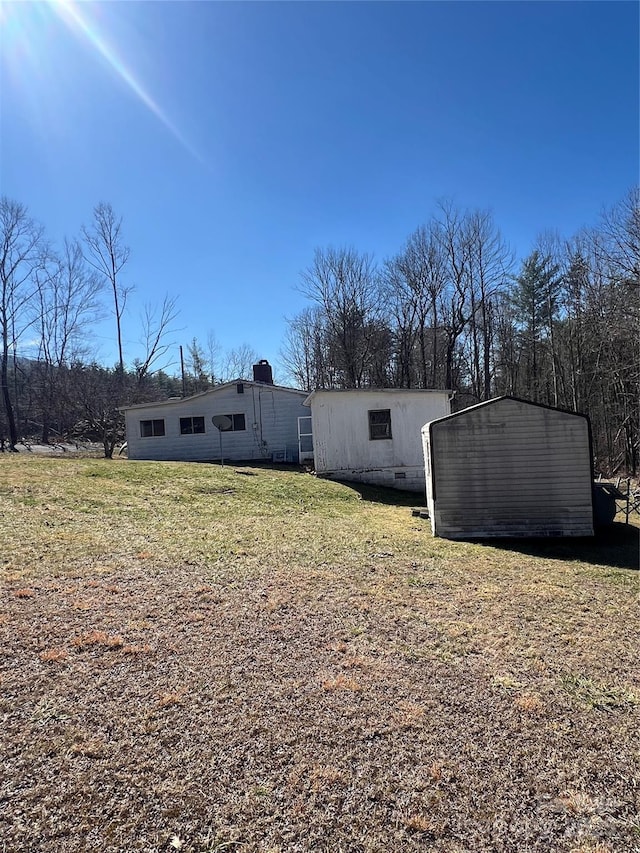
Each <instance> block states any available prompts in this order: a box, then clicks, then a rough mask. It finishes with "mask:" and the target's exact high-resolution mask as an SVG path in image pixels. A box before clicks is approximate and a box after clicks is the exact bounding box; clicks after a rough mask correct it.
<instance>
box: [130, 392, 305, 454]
mask: <svg viewBox="0 0 640 853" xmlns="http://www.w3.org/2000/svg"><path fill="white" fill-rule="evenodd" d="M243 387H244V393H243V394H238V392H237V387H236V385H235V384H233V385H230V386H225V387H222V388H219V389H213V390H212V391H210V392H209V393H207V394H202V395H198V396H196V397H187V398H185V399H182V400H176V401H175V402H174V401H170V402H165V403H159V404H155V405H152V404H150V405H149V406H144V407H139V408H134V409H128V410H127V411H126V412H125V418H126V427H127V445H128V455H129V458H130V459H156V460H173V461H184V462H189V461H193V462H197V461H205V460H215V459H220V455H221V454H220V433H219V432H218V430H217V429H216V427H214V426H213V424H212V422H211V418H212V416H213V415H232V414H244V416H245V425H246V429H245V430H239V431H225V432H223V433H222V457H223V458H224V459H229V460H233V459H235V460H250V459H253V460H259V459H271V458H272V455H273V454H274V453H277V454H282V453H284V455H285V457H286V460H287V461H290V462H297V461H298V417H299V416H300V417H303V416H308V414H309V410H308V408H306V407H305V406H303V405H302V403H303V401H304V399H305V398H306V396H307V395H306V393H304V392H302V391H301V392H300V393H297V392H292V391H287V390H282V389H279V388H278V387H277V386H269V385H261V384H256V385H253V384H250V383H248V382H244V383H243ZM199 416H202V417H204V424H205V432H204V433H203V434H197V435H181V434H180V418H183V417H199ZM158 418H162V419H164V422H165V435H164V436H158V437H149V438H142V437H141V435H140V421H142V420H154V419H158Z"/></svg>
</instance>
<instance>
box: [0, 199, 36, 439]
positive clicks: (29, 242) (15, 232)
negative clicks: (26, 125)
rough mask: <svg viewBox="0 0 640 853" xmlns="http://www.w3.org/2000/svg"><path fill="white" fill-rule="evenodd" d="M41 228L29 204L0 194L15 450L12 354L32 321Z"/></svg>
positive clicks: (8, 409) (2, 302)
mask: <svg viewBox="0 0 640 853" xmlns="http://www.w3.org/2000/svg"><path fill="white" fill-rule="evenodd" d="M42 235H43V232H42V228H41V227H40V226H39V225H38V224H37V223H36V222H35V221H34V220H33V219H31V217H30V216H29V214H28V211H27V208H26V207H24V206H23V205H22V204H19V203H18V202H15V201H11V200H10V199H8V198H6V197H2V198H0V338H1V342H0V347H1V349H0V388H1V389H2V401H3V404H4V411H5V415H6V420H7V427H8V430H9V447H10V449H11V450H15V448H16V444H17V441H18V431H17V427H16V418H15V413H14V406H13V402H12V399H11V390H10V387H9V358H10V354H13V356H14V358H15V357H16V348H17V344H18V341H19V339H20V336H21V335H22V334H23V333H24V331H26V329H27V328H29V326H30V325H31V324H32V323H33V321H34V315H33V313H32V312H31V310H30V309H31V308H32V305H33V301H34V297H35V292H36V287H35V281H34V273H35V270H36V269H37V267H38V266H39V265H40V264H41V263H42Z"/></svg>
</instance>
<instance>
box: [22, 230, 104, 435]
mask: <svg viewBox="0 0 640 853" xmlns="http://www.w3.org/2000/svg"><path fill="white" fill-rule="evenodd" d="M35 283H36V288H37V303H38V311H37V327H38V331H39V337H40V342H39V353H38V376H39V379H40V394H39V400H40V410H41V421H42V424H41V426H42V441H43V442H44V443H45V444H46V443H48V441H49V432H50V428H51V419H52V416H53V412H54V409H55V408H56V406H58V405H59V402H60V397H61V395H60V383H61V380H62V377H63V375H64V371H63V368H64V367H65V366H68V365H69V364H71V363H72V362H77V361H79V360H84V359H85V358H86V357H87V355H88V353H89V348H88V346H87V344H86V342H85V341H86V337H85V336H84V333H85V332H86V329H87V327H88V326H89V325H90V324H91V323H93V322H95V320H97V319H98V318H99V316H100V313H101V306H100V299H99V296H100V291H101V288H102V283H101V281H100V279H99V277H98V275H97V274H96V273H95V272H92V271H91V270H90V269H89V268H88V266H87V264H86V262H85V260H84V257H83V254H82V247H81V246H80V244H79V243H78V242H77V241H69V240H65V241H64V245H63V250H62V254H61V255H60V256H59V257H56V256H54V257H53V258H51V260H50V262H49V264H47V265H43V266H41V267H40V268H39V269H37V270H36V272H35Z"/></svg>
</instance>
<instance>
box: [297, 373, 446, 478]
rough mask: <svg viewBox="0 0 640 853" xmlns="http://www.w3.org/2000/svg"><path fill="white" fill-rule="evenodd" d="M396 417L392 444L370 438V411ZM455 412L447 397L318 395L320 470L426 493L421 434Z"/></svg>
mask: <svg viewBox="0 0 640 853" xmlns="http://www.w3.org/2000/svg"><path fill="white" fill-rule="evenodd" d="M380 409H389V410H390V411H391V435H392V437H391V439H378V440H371V439H370V438H369V414H368V413H369V411H371V410H380ZM449 411H450V403H449V393H448V392H447V391H413V392H412V391H393V390H387V391H364V390H360V391H358V390H353V391H317V392H315V394H314V396H313V398H312V399H311V413H312V417H313V450H314V464H315V469H316V471H317V473H318V474H321V475H323V476H326V477H333V478H334V479H341V480H351V481H356V482H362V483H370V484H373V485H381V486H391V487H394V488H398V489H404V490H407V491H417V492H420V491H423V490H424V487H425V472H424V462H423V457H422V446H421V443H420V429H421V427H422V425H423V424H424V423H425V422H426V420H431V419H433V418H438V417H442V416H443V415H446V414H448V413H449Z"/></svg>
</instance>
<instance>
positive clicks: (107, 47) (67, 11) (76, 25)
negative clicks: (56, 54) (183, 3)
mask: <svg viewBox="0 0 640 853" xmlns="http://www.w3.org/2000/svg"><path fill="white" fill-rule="evenodd" d="M6 5H7V6H8V5H9V4H6ZM11 5H12V6H13V4H11ZM92 5H94V4H92V3H86V2H85V3H79V2H77V0H47V3H46V7H42V6H40V5H39V4H37V3H36V4H29V3H26V4H24V6H22V8H19V9H18V10H16V11H19V12H20V13H21V14H20V15H19V16H18V17H22V16H24V15H26V13H27V11H29V12H30V14H35V13H36V12H38V10H42V9H43V8H48V9H50V10H51V11H53V12H54V13H55V15H56V17H57V18H58V19H59V20H60V21H61V22H62V23H63V24H64V26H65V27H66V28H67V29H68V30H69V31H70V32H71V33H72V35H73V36H74V37H75V38H78V39H80V40H81V41H84V42H86V43H88V44H89V45H90V46H91V48H92V49H93V50H94V51H95V52H96V53H97V54H98V55H99V56H100V57H101V58H102V59H103V60H104V61H105V62H106V63H107V66H108V67H109V68H110V69H111V71H112V72H113V73H114V74H115V75H116V76H117V77H118V78H119V79H120V80H121V81H122V82H123V83H124V84H125V85H126V86H127V88H128V89H129V91H131V92H132V93H133V94H134V95H135V96H136V97H137V98H138V100H139V101H140V102H141V103H142V104H144V106H145V107H146V108H147V109H148V110H149V111H150V112H151V113H152V114H153V115H154V116H155V117H156V118H157V119H158V121H160V122H161V123H162V124H163V125H164V127H165V128H166V129H167V130H168V131H169V132H170V133H171V134H172V135H173V137H174V138H175V139H176V140H177V141H178V142H179V143H180V145H182V147H183V148H184V149H185V150H186V151H188V152H189V154H191V156H193V157H194V158H195V159H196V160H198V161H199V162H200V163H201V164H203V165H206V162H205V160H204V158H203V157H202V156H201V154H200V153H199V152H198V151H197V150H196V149H195V148H194V146H193V145H192V144H191V143H190V142H189V140H188V139H186V138H185V136H184V135H183V134H182V133H181V132H180V130H179V129H178V128H177V127H176V126H175V124H173V122H172V121H171V120H170V119H169V117H168V116H167V114H166V113H165V112H164V110H163V109H162V108H161V107H160V105H159V104H158V103H157V102H156V101H155V100H154V99H153V97H152V96H151V95H150V94H149V92H148V91H147V89H146V88H145V87H144V86H143V84H142V83H141V82H140V80H139V79H137V78H136V76H135V74H134V73H133V71H132V70H131V68H130V66H128V65H127V63H126V62H125V60H124V59H123V57H122V55H121V54H120V53H119V52H118V51H117V50H116V48H115V47H114V46H113V44H112V43H110V42H109V40H108V38H107V36H106V35H105V33H104V32H102V31H101V27H100V25H99V24H98V22H97V21H96V20H95V15H92V14H91V7H92ZM120 5H122V6H123V7H126V4H120ZM3 6H5V4H3V3H2V0H0V25H2V27H3V29H5V30H7V28H8V26H9V25H10V24H11V23H12V22H11V20H10V16H9V15H8V14H3V12H5V13H8V11H9V10H8V9H6V8H5V9H3ZM20 6H21V4H18V7H20ZM25 7H27V8H26V9H25ZM80 7H82V10H81V8H80ZM13 8H14V9H15V7H13ZM18 25H19V22H17V23H16V22H15V21H14V22H13V26H14V29H15V31H16V33H17V31H18V28H19V27H18ZM24 29H25V32H26V27H25V28H24ZM24 35H25V34H24V33H23V36H24ZM20 41H21V42H22V43H24V46H23V47H22V48H21V49H22V51H23V52H24V51H25V50H27V49H28V45H29V39H27V38H24V37H23V38H22V39H20ZM34 47H35V46H34Z"/></svg>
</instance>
